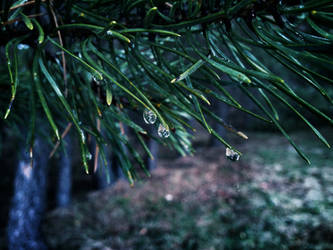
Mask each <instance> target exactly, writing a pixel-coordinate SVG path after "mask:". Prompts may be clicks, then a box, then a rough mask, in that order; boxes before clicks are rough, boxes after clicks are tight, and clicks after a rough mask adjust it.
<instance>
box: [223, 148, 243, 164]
mask: <svg viewBox="0 0 333 250" xmlns="http://www.w3.org/2000/svg"><path fill="white" fill-rule="evenodd" d="M225 155H226V156H227V158H228V159H229V160H231V161H238V160H239V157H240V156H239V154H238V153H237V152H235V151H233V150H232V149H230V148H226V149H225Z"/></svg>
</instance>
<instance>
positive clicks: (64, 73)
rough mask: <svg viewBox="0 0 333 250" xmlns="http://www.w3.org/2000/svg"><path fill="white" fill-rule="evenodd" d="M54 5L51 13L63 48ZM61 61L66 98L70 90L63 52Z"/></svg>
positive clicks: (62, 52)
mask: <svg viewBox="0 0 333 250" xmlns="http://www.w3.org/2000/svg"><path fill="white" fill-rule="evenodd" d="M52 3H53V2H52V1H51V4H50V10H51V13H52V16H53V20H54V23H55V26H56V28H57V33H58V38H59V42H60V45H61V47H64V43H63V41H62V36H61V32H60V30H59V29H58V28H59V25H58V19H57V16H56V14H55V12H54V10H53V6H52ZM61 59H62V68H63V71H62V72H63V78H64V84H65V96H66V97H67V94H68V89H67V71H66V59H65V52H64V51H63V50H61Z"/></svg>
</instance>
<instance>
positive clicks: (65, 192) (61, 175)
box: [56, 136, 73, 207]
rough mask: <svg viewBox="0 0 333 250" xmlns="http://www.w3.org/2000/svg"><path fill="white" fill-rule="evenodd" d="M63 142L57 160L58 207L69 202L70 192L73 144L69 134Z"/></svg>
mask: <svg viewBox="0 0 333 250" xmlns="http://www.w3.org/2000/svg"><path fill="white" fill-rule="evenodd" d="M64 142H65V145H64V147H65V150H62V153H61V156H60V161H59V162H58V180H57V181H58V185H57V193H56V204H57V206H58V207H65V206H68V205H69V204H70V202H71V192H72V154H73V145H72V141H71V138H70V137H69V136H67V137H66V138H65V139H64Z"/></svg>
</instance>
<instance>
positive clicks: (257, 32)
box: [0, 0, 333, 182]
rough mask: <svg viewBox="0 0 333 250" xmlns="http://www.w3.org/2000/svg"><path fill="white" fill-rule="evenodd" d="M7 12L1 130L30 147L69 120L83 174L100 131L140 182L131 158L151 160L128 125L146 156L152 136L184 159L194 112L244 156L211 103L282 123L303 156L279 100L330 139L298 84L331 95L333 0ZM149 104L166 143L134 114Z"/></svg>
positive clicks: (20, 7) (21, 5)
mask: <svg viewBox="0 0 333 250" xmlns="http://www.w3.org/2000/svg"><path fill="white" fill-rule="evenodd" d="M1 8H2V10H1V31H0V32H1V33H0V34H1V37H2V39H1V42H0V46H1V49H2V52H3V55H2V56H3V57H4V58H5V60H4V61H6V62H7V64H6V63H2V64H1V66H0V71H1V74H0V81H1V88H2V89H4V91H2V93H1V102H0V104H1V111H2V112H3V116H4V119H6V120H7V121H6V123H5V124H4V126H6V127H9V128H13V129H16V128H21V129H22V127H23V128H24V130H25V131H26V130H28V132H27V133H26V134H27V143H28V147H29V148H31V152H33V150H32V149H33V144H34V137H35V134H36V133H38V132H40V131H41V130H45V129H44V128H43V126H42V125H41V124H43V123H44V124H45V121H46V120H47V123H48V124H49V128H50V130H51V131H48V132H47V134H48V135H50V136H51V137H49V138H51V139H52V140H53V142H55V141H57V140H61V132H60V128H61V129H64V128H65V127H66V126H70V125H73V126H72V127H73V128H74V129H75V130H76V132H77V138H78V140H79V143H80V148H81V156H82V161H83V165H84V166H85V170H86V172H89V170H88V164H87V162H88V161H89V159H90V158H91V154H90V153H89V150H88V146H87V143H88V142H87V139H86V138H88V137H89V138H90V137H94V138H95V140H96V143H97V147H98V148H99V150H100V156H99V155H98V154H96V155H95V157H97V158H99V157H100V158H101V159H102V160H103V162H104V164H106V156H105V154H106V153H105V147H106V146H110V147H111V148H112V152H113V153H114V155H115V157H116V158H117V159H118V161H119V163H120V164H121V167H122V169H123V172H124V173H125V175H126V176H127V177H128V179H129V180H130V182H133V179H135V172H134V171H133V170H134V167H133V160H134V161H135V162H137V163H138V164H139V165H141V166H142V167H143V168H145V167H144V164H143V160H142V157H141V156H140V154H139V153H138V150H137V148H136V147H134V146H133V144H132V143H131V142H130V141H129V136H128V135H127V134H128V133H129V131H131V133H132V134H134V135H135V138H136V140H137V141H138V142H140V143H141V144H142V146H143V148H144V149H145V150H146V151H147V153H148V154H149V149H148V147H147V146H146V144H145V143H146V142H145V138H153V139H155V140H158V141H159V142H160V143H162V144H164V145H168V146H170V147H172V148H175V149H176V150H177V151H178V152H180V153H181V154H183V155H184V154H187V153H190V152H192V148H191V145H190V140H189V139H190V134H189V133H190V132H189V131H190V129H193V128H192V126H191V123H190V121H191V119H195V120H196V121H197V122H199V123H200V124H201V125H202V126H204V127H205V128H206V129H207V131H208V132H210V133H211V134H212V135H214V136H216V137H217V138H218V139H219V140H220V141H221V142H222V143H223V144H224V145H225V146H226V147H228V148H231V149H233V150H235V151H236V152H238V153H239V154H241V152H239V151H237V150H236V149H234V148H233V146H232V145H230V144H229V143H228V142H227V141H226V140H225V139H224V138H222V137H220V136H219V135H218V134H217V133H216V131H215V130H214V129H213V128H212V127H211V126H210V125H209V124H208V122H207V120H208V118H210V119H214V120H216V122H219V123H221V124H222V125H223V126H225V127H227V128H228V129H229V130H230V131H231V132H234V133H236V134H238V135H239V136H241V137H244V138H246V136H244V134H243V133H240V132H238V131H237V130H236V129H234V128H232V127H230V125H228V124H226V123H225V122H224V120H223V119H222V118H221V117H218V116H216V115H215V114H214V112H212V110H211V109H210V100H216V99H217V100H219V101H221V102H223V103H225V104H226V105H230V106H232V107H234V108H236V109H238V110H239V111H240V112H245V113H246V114H249V115H251V116H253V117H255V118H258V119H261V120H262V121H263V122H266V123H269V124H271V125H272V126H275V127H277V128H278V129H279V130H280V131H281V132H282V133H283V134H284V136H285V137H286V138H287V139H288V140H289V141H290V143H291V144H292V145H293V147H294V148H295V149H296V151H297V152H298V153H299V155H300V156H301V157H303V158H304V159H305V160H306V161H307V162H308V163H309V162H310V161H309V160H308V158H307V156H306V155H305V154H304V153H303V152H302V151H301V149H300V148H299V147H298V146H297V145H296V144H295V143H294V141H293V139H292V138H291V137H290V136H289V135H288V133H287V131H286V130H285V129H284V128H283V126H282V124H281V123H282V121H281V120H280V119H279V110H277V109H276V107H275V103H277V102H279V103H283V104H284V105H285V106H286V107H287V108H289V109H290V110H292V111H293V112H294V114H295V115H296V116H298V117H299V118H300V120H302V121H303V122H304V123H305V124H306V125H307V126H308V127H309V128H310V130H312V132H314V133H315V134H316V135H317V137H318V138H319V140H321V141H322V142H323V143H324V144H325V145H326V146H328V147H329V144H328V142H327V140H326V139H325V138H324V137H323V136H322V135H321V133H320V132H319V131H318V130H317V129H316V128H315V127H314V126H313V125H312V123H311V122H310V121H309V120H308V119H307V118H306V117H305V116H304V115H305V113H306V112H307V111H310V112H312V113H314V114H316V115H317V116H318V119H323V120H325V121H326V122H327V124H330V125H332V123H333V121H332V118H331V117H329V116H328V115H326V114H325V113H323V112H322V111H321V110H319V109H318V108H317V107H316V106H314V105H313V104H312V102H311V100H306V99H304V98H303V96H302V92H303V89H304V88H308V87H310V88H313V89H314V90H316V93H314V94H313V96H314V98H318V96H321V98H322V99H323V101H326V105H328V106H331V105H332V103H333V102H332V98H331V97H330V95H329V94H328V93H329V92H328V89H329V87H331V84H332V83H333V78H332V76H331V72H330V69H331V67H332V54H331V53H330V52H329V51H330V50H332V40H333V35H332V34H331V33H329V32H330V28H331V27H332V22H333V19H332V18H333V17H332V13H331V12H332V10H333V4H332V1H328V0H308V1H276V0H266V1H263V0H256V1H251V0H239V1H230V0H225V1H220V0H209V1H201V0H196V1H193V0H185V1H157V0H155V1H153V0H150V1H148V0H138V1H128V0H122V1H115V0H95V1H87V0H82V1H56V0H53V1H46V0H39V1H25V0H18V1H3V2H2V6H1ZM257 52H259V53H258V54H263V53H265V54H267V55H268V56H269V57H271V58H273V59H274V60H275V62H276V63H278V64H281V65H283V66H284V67H285V68H286V69H288V70H290V71H292V72H294V73H295V74H296V75H297V76H298V77H299V78H301V79H302V82H303V84H302V86H295V85H293V84H292V83H290V82H287V81H285V80H284V79H283V78H284V76H283V74H282V73H281V72H274V69H273V68H270V67H269V66H268V65H266V63H265V61H264V60H262V59H261V58H260V57H257ZM1 60H2V59H1ZM4 61H3V60H2V62H4ZM226 86H230V87H232V88H238V89H240V90H242V92H243V94H244V96H242V97H239V98H240V99H243V98H249V99H250V100H251V101H253V102H254V103H255V104H256V105H257V106H258V107H259V109H260V110H261V111H262V112H261V113H254V112H252V111H250V110H248V109H247V107H244V106H242V105H241V104H240V101H238V100H237V98H236V97H235V96H233V93H232V92H230V91H228V90H227V89H226ZM144 109H148V110H150V111H151V112H153V113H154V114H155V115H156V116H157V118H158V123H160V124H161V125H160V126H159V124H157V126H159V127H161V126H162V127H161V128H162V129H164V131H165V133H164V134H165V135H169V134H170V136H169V137H168V138H167V139H164V138H159V137H158V136H156V135H157V133H152V132H151V131H149V130H148V125H143V123H142V118H141V117H140V116H139V115H138V113H141V114H142V112H143V110H144ZM28 123H29V126H28V127H24V126H27V124H28ZM124 126H126V127H128V129H124ZM153 126H155V125H153ZM37 128H38V130H37ZM40 128H41V129H40ZM156 131H157V127H156ZM125 149H126V150H125Z"/></svg>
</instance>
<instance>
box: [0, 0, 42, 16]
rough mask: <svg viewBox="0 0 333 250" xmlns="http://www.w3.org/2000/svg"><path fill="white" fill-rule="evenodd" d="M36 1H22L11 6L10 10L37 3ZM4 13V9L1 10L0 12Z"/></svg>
mask: <svg viewBox="0 0 333 250" xmlns="http://www.w3.org/2000/svg"><path fill="white" fill-rule="evenodd" d="M41 2H46V0H41ZM35 3H36V1H29V2H25V3H21V4H18V5H15V6H14V7H11V8H9V11H11V10H15V9H18V8H21V7H24V6H27V5H31V4H35ZM2 13H4V11H3V10H2V11H0V14H2Z"/></svg>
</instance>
